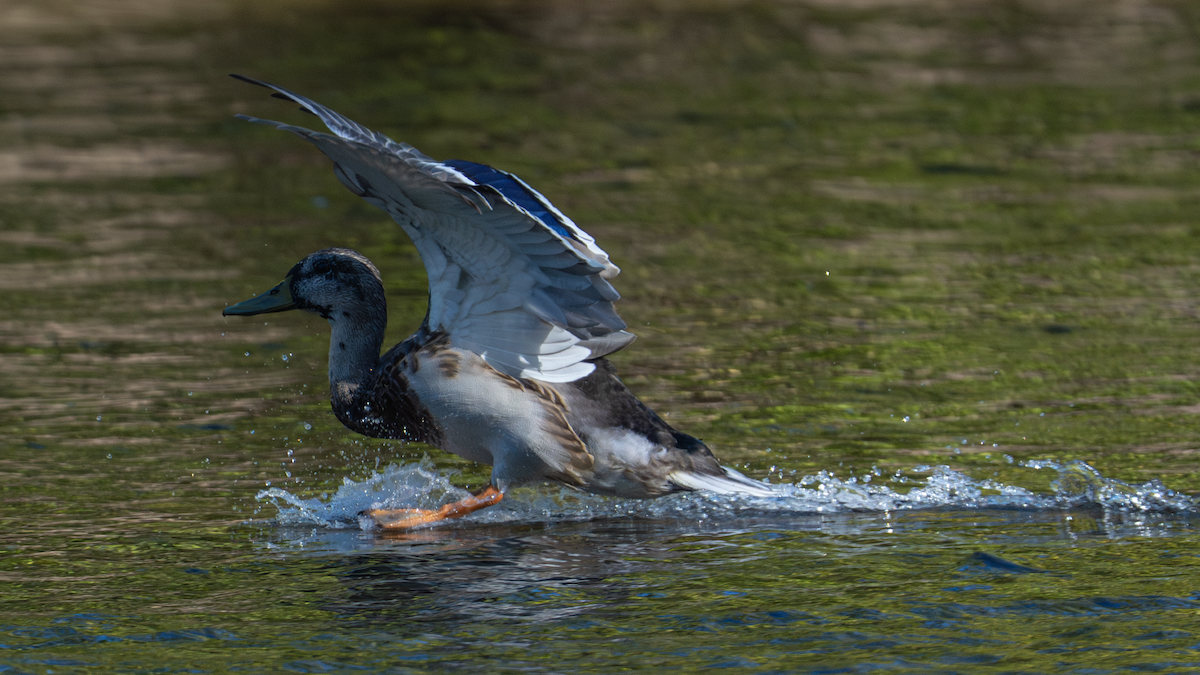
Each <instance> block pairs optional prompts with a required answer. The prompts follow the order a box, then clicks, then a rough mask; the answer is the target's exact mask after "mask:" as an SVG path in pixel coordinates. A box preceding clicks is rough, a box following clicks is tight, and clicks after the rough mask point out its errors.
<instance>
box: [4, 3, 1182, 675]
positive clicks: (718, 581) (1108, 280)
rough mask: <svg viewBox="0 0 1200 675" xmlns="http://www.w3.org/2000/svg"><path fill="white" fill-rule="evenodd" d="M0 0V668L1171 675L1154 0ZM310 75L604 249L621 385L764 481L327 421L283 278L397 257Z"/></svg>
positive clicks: (1170, 286)
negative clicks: (729, 487) (527, 478)
mask: <svg viewBox="0 0 1200 675" xmlns="http://www.w3.org/2000/svg"><path fill="white" fill-rule="evenodd" d="M392 4H393V3H379V4H364V5H361V6H358V7H356V8H353V9H347V8H345V7H342V6H341V5H337V4H334V3H330V4H328V5H327V4H324V3H321V2H317V1H314V2H305V3H299V2H295V3H290V2H273V3H267V4H264V3H254V4H250V3H247V4H237V3H231V4H227V5H205V6H203V7H201V6H200V5H199V4H198V3H174V4H173V3H169V2H158V3H148V2H147V3H142V2H138V0H114V1H112V2H84V3H55V2H44V1H42V2H36V3H35V2H21V1H12V0H10V1H4V0H0V298H3V300H0V303H2V304H0V306H2V307H3V308H4V310H5V311H4V312H3V316H0V521H2V525H3V527H2V528H0V672H13V673H70V672H78V673H87V672H96V673H101V672H251V673H259V672H396V673H417V672H439V673H441V672H470V673H477V672H481V671H482V670H484V669H488V670H491V671H498V672H514V671H521V672H551V673H561V672H596V673H612V672H617V671H625V670H647V671H672V672H674V671H678V672H693V671H697V670H700V669H706V668H717V667H720V668H723V669H725V670H726V671H727V672H756V673H757V672H763V673H766V672H780V673H783V672H787V673H792V672H803V673H808V672H811V673H843V672H870V671H884V672H899V673H1048V672H1064V673H1116V672H1129V671H1138V672H1142V671H1155V672H1189V671H1192V670H1197V669H1200V569H1197V568H1198V562H1200V558H1198V556H1200V532H1197V526H1198V525H1200V506H1198V503H1197V501H1196V498H1195V497H1194V496H1193V495H1195V494H1197V492H1200V478H1198V477H1197V475H1196V457H1197V454H1198V451H1200V442H1198V441H1197V439H1198V438H1200V420H1198V418H1197V413H1198V412H1200V400H1198V398H1200V397H1198V396H1197V392H1198V389H1200V387H1198V386H1197V384H1196V382H1197V377H1198V376H1200V356H1198V355H1197V350H1196V344H1197V337H1200V307H1198V304H1197V300H1196V299H1195V298H1196V289H1197V288H1198V287H1200V267H1198V266H1197V264H1196V260H1197V259H1198V258H1197V256H1198V254H1200V230H1198V229H1197V222H1200V155H1198V154H1197V151H1198V150H1200V146H1198V145H1197V141H1196V139H1197V138H1200V43H1198V42H1197V38H1196V36H1197V35H1200V14H1197V13H1196V12H1195V11H1193V9H1192V8H1191V7H1190V6H1189V5H1188V4H1186V3H1139V2H1123V3H1101V4H1099V5H1097V4H1096V3H1072V2H1061V3H1049V4H1046V5H1045V6H1043V5H1038V6H1037V7H1034V6H1033V5H1026V4H1023V3H1010V2H995V3H992V2H986V1H985V2H979V3H959V4H955V5H952V6H943V5H941V4H937V3H928V4H926V3H922V2H912V3H893V2H881V3H873V2H858V3H833V2H817V1H813V2H788V3H772V2H765V3H764V2H758V3H747V4H743V3H738V2H714V3H708V4H704V5H702V6H701V5H696V6H692V7H689V6H687V5H683V4H680V5H676V4H673V3H662V4H655V5H648V4H644V3H638V4H633V3H630V4H625V3H621V2H612V3H605V4H603V6H600V7H593V8H590V9H581V8H579V7H576V6H575V4H574V3H557V2H538V3H522V2H516V3H511V4H500V3H474V2H461V3H454V4H450V5H447V4H445V3H433V2H430V3H420V2H417V3H407V4H404V5H403V6H402V7H394V6H392ZM228 72H240V73H245V74H247V75H251V76H256V77H261V78H264V79H268V80H271V81H275V82H278V83H280V84H283V85H285V86H288V87H290V88H293V89H295V90H297V91H300V92H302V93H305V94H307V95H309V96H311V97H313V98H315V99H317V100H319V101H321V102H323V103H326V104H328V105H330V106H332V107H334V108H335V109H338V110H340V111H342V112H344V113H346V114H348V115H350V116H351V117H353V118H355V119H357V120H359V121H361V122H363V123H365V124H367V125H369V126H372V127H374V128H376V129H378V130H380V131H382V132H384V133H387V134H389V135H391V136H392V137H394V138H396V139H398V140H403V141H407V142H411V143H413V144H414V145H416V146H417V147H419V148H420V149H422V150H424V151H425V152H427V153H429V154H430V155H433V156H435V157H439V158H451V157H456V158H463V159H469V160H474V161H480V162H485V163H489V164H493V165H496V166H498V167H500V168H503V169H506V170H509V171H512V172H514V173H516V174H518V175H520V176H522V177H523V178H525V179H526V180H527V181H528V182H530V183H531V184H533V185H534V186H535V187H537V188H538V189H539V190H541V191H542V192H544V193H545V194H546V195H547V196H548V197H550V198H551V199H552V200H553V201H554V202H555V203H556V204H557V205H558V206H559V207H560V208H562V209H563V210H564V211H566V212H567V213H568V214H569V215H570V216H572V218H573V219H574V220H575V221H576V222H578V223H579V224H580V225H581V226H582V227H584V228H585V229H586V230H588V231H589V232H591V233H592V234H593V235H595V236H596V238H597V240H598V241H599V243H600V244H601V245H602V246H604V247H605V248H606V249H607V250H608V251H609V253H610V254H611V255H612V257H613V259H614V261H615V262H617V264H619V265H620V266H621V267H622V268H623V270H624V271H623V273H622V275H621V276H620V277H619V278H618V279H617V285H618V287H619V290H620V291H621V292H622V294H623V296H624V299H623V300H622V301H621V303H620V306H619V309H620V311H621V313H622V315H623V316H624V317H625V318H626V319H627V320H628V321H629V323H630V325H631V326H632V327H633V329H634V330H635V331H636V332H637V333H638V334H639V336H640V339H639V340H638V341H637V342H636V343H635V344H634V345H633V346H632V347H630V348H629V349H628V350H626V351H625V352H622V353H620V354H618V355H617V356H616V357H615V362H616V363H617V366H618V368H619V369H620V370H621V372H622V374H623V376H624V378H625V380H626V382H627V383H629V385H630V386H631V388H633V389H634V390H635V391H636V392H637V393H638V395H639V396H641V397H642V398H643V400H645V401H646V402H648V403H649V404H651V405H652V406H653V407H654V408H655V409H657V410H658V411H660V413H662V414H664V415H666V416H668V419H669V421H671V422H672V423H673V424H676V425H677V426H679V427H680V428H682V429H684V430H686V431H688V432H689V433H692V434H694V435H697V436H700V437H702V438H704V439H705V440H706V442H708V443H709V444H710V445H711V446H713V447H714V449H715V450H716V452H717V453H718V455H719V456H720V457H721V458H722V459H723V460H724V461H725V462H726V463H727V464H729V465H731V466H733V467H735V468H737V469H738V470H740V471H743V472H745V473H746V474H748V475H750V476H753V477H755V478H759V479H765V480H768V481H769V482H771V483H772V484H773V485H776V486H777V487H778V495H777V496H775V497H769V498H727V497H712V496H705V495H699V494H691V495H676V496H672V497H669V498H665V499H661V500H657V501H652V502H635V501H622V500H616V499H605V498H598V497H590V496H582V495H576V494H571V493H567V492H564V491H562V490H560V489H558V488H554V487H551V486H536V487H529V488H522V489H519V490H516V491H514V493H513V494H511V495H510V496H509V497H508V498H506V499H505V501H504V502H503V503H502V504H500V505H499V506H497V507H495V508H493V509H489V510H486V511H483V512H480V513H478V514H475V515H473V516H472V517H470V518H467V519H464V520H463V521H458V522H453V523H448V524H445V525H443V526H440V527H436V528H430V529H427V530H422V531H418V532H413V533H405V534H386V533H381V532H377V531H372V530H371V529H369V528H364V526H363V524H362V523H360V521H359V519H358V516H357V513H358V512H359V511H360V510H362V509H364V508H368V507H372V506H378V505H407V504H420V505H435V504H438V503H442V502H444V501H446V500H448V499H450V498H455V497H457V496H461V495H462V494H465V493H464V491H465V490H472V489H477V488H478V487H480V486H482V485H483V484H484V483H485V482H486V480H487V471H486V469H485V468H482V467H478V466H474V465H471V464H469V463H467V462H464V461H462V460H459V459H457V458H455V457H451V456H447V455H445V454H442V453H440V452H438V451H436V450H434V449H432V448H428V447H424V446H417V445H410V446H402V445H398V444H396V443H390V442H383V441H377V440H372V439H365V438H362V437H358V436H356V435H354V434H352V433H350V432H349V431H347V430H345V429H343V428H342V427H341V426H340V425H339V424H338V423H337V422H336V420H334V419H333V416H332V414H331V413H330V411H329V409H328V403H327V402H326V400H327V393H328V392H327V385H326V376H325V370H324V369H325V366H326V364H325V352H326V350H327V347H328V342H327V341H328V331H327V328H326V327H325V326H323V325H322V322H321V321H320V320H319V319H316V318H314V317H312V316H309V315H304V316H300V315H294V314H284V315H269V316H266V317H256V318H253V319H248V318H239V317H231V318H228V319H226V318H222V317H221V309H222V307H224V306H226V305H228V304H231V303H233V302H236V301H239V300H242V299H245V298H248V297H250V296H251V295H252V294H254V293H258V292H262V291H264V290H266V289H268V288H270V287H271V286H272V285H274V284H275V283H276V282H277V281H278V280H279V278H281V277H282V276H283V274H284V273H286V271H287V270H288V269H289V267H290V266H291V265H292V264H293V263H294V262H295V261H296V260H298V259H300V258H301V257H303V256H304V255H306V254H307V253H310V252H312V251H314V250H317V249H319V248H323V247H327V246H333V245H338V246H351V247H354V248H356V249H358V250H360V251H362V252H363V253H364V254H366V255H367V256H369V257H370V258H372V260H374V261H375V262H376V263H377V264H378V266H379V267H380V269H381V271H382V274H383V277H384V279H385V283H386V284H387V292H388V297H389V308H390V317H391V326H390V328H389V344H391V343H394V342H396V341H399V340H400V339H402V338H403V337H404V336H405V335H407V334H408V332H410V331H411V330H413V329H414V328H415V327H416V326H417V325H418V324H419V322H420V320H421V317H422V316H423V314H424V309H425V308H424V303H425V299H426V288H425V279H424V271H423V269H422V268H421V266H420V262H419V260H418V259H417V257H416V253H415V250H414V249H413V247H412V245H411V244H410V243H409V242H408V241H407V240H406V239H405V238H404V236H403V234H402V233H401V232H400V231H399V230H398V228H396V227H395V226H394V225H392V224H391V223H390V222H389V221H388V220H387V219H386V217H385V216H383V214H381V213H380V212H377V211H375V210H374V209H372V208H371V207H369V206H368V205H366V204H364V203H361V202H359V201H358V200H357V199H356V198H355V197H353V195H350V194H348V193H346V192H345V191H344V190H343V189H342V188H341V187H340V185H338V184H337V182H336V180H335V179H334V177H333V174H332V172H331V171H330V169H329V167H328V163H327V161H326V160H325V159H324V158H323V157H322V156H320V154H319V153H317V152H316V151H315V150H314V149H312V148H311V147H308V146H307V145H306V144H304V143H303V142H302V141H300V140H298V139H296V138H294V137H291V136H289V135H287V134H281V133H278V132H274V131H272V130H270V129H265V128H260V127H256V126H253V125H248V124H245V123H242V122H239V121H237V120H234V119H233V118H232V115H233V114H234V113H239V112H241V113H248V114H253V115H257V116H263V117H269V118H275V119H283V120H287V121H290V122H295V123H298V124H315V120H314V119H312V118H308V119H305V117H306V116H303V115H301V114H300V113H297V112H296V111H295V110H294V106H291V105H288V104H284V103H283V102H280V101H276V100H273V99H270V98H269V97H267V96H266V95H265V94H264V92H263V90H261V89H257V88H254V87H249V86H247V85H245V84H243V83H239V82H237V81H234V80H232V79H229V78H228V77H226V74H227V73H228Z"/></svg>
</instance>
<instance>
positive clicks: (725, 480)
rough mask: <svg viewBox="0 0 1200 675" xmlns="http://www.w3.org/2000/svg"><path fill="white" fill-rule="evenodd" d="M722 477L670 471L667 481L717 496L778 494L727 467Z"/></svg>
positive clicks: (771, 495) (772, 495)
mask: <svg viewBox="0 0 1200 675" xmlns="http://www.w3.org/2000/svg"><path fill="white" fill-rule="evenodd" d="M721 470H722V471H724V472H725V475H724V476H715V475H711V474H703V473H694V472H691V471H672V472H671V473H670V474H668V475H667V479H668V480H670V481H671V482H672V483H674V484H675V485H678V486H679V487H681V488H683V489H684V490H703V491H705V492H714V493H716V494H719V495H750V496H752V497H775V496H778V495H779V492H778V491H777V490H775V488H773V487H771V486H770V485H768V484H766V483H763V482H761V481H757V480H754V479H753V478H749V477H747V476H744V475H742V474H741V473H739V472H737V471H734V470H733V469H730V468H729V467H727V466H723V467H721Z"/></svg>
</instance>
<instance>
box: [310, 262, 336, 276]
mask: <svg viewBox="0 0 1200 675" xmlns="http://www.w3.org/2000/svg"><path fill="white" fill-rule="evenodd" d="M332 271H333V263H331V262H329V261H328V260H318V261H316V262H314V263H313V266H312V272H313V274H329V273H330V272H332Z"/></svg>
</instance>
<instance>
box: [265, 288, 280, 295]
mask: <svg viewBox="0 0 1200 675" xmlns="http://www.w3.org/2000/svg"><path fill="white" fill-rule="evenodd" d="M267 295H279V289H278V288H272V289H271V292H270V293H267Z"/></svg>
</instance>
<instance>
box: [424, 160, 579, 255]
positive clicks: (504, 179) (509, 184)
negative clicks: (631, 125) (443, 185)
mask: <svg viewBox="0 0 1200 675" xmlns="http://www.w3.org/2000/svg"><path fill="white" fill-rule="evenodd" d="M442 164H445V165H446V166H451V167H454V168H455V169H457V170H458V171H459V172H460V173H462V174H463V175H464V176H466V177H467V178H470V179H471V180H473V181H475V182H476V183H479V184H480V185H487V186H489V187H493V188H495V189H496V191H497V192H499V193H500V194H502V195H504V196H505V197H506V198H507V199H508V200H509V201H511V202H512V203H514V204H516V205H517V206H520V207H521V208H523V209H525V210H526V211H528V212H529V213H530V214H532V215H533V217H534V218H537V219H538V220H540V221H541V222H542V224H544V225H545V226H546V227H548V228H550V229H552V230H554V231H555V232H557V233H558V234H560V235H562V236H564V237H567V238H569V239H574V238H575V237H574V235H573V234H572V233H571V231H570V230H568V229H567V228H566V227H564V226H563V224H562V223H560V222H559V220H558V218H557V217H556V216H555V215H554V214H553V213H551V212H550V210H549V209H547V208H546V204H545V203H544V202H543V201H542V199H541V198H540V197H539V196H538V195H536V194H534V193H533V192H531V191H530V190H529V188H527V187H526V186H524V185H522V184H521V181H519V180H517V178H516V177H515V176H513V175H512V174H510V173H507V172H504V171H501V170H499V169H494V168H492V167H490V166H487V165H486V164H476V163H475V162H468V161H466V160H462V159H449V160H446V161H444V162H442Z"/></svg>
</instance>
